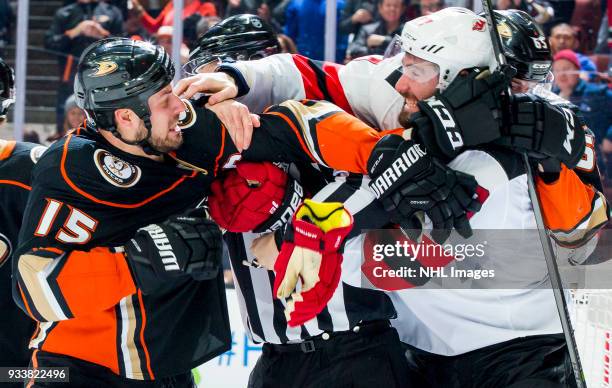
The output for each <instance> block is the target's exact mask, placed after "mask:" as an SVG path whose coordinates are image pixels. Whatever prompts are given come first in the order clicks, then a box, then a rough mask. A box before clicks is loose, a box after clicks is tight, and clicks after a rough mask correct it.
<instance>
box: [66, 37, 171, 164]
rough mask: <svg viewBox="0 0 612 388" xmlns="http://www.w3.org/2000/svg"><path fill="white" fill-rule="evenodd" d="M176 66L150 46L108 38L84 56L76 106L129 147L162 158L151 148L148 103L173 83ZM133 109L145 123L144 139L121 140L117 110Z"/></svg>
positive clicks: (166, 56) (81, 62)
mask: <svg viewBox="0 0 612 388" xmlns="http://www.w3.org/2000/svg"><path fill="white" fill-rule="evenodd" d="M173 78H174V65H173V63H172V60H171V59H170V57H169V55H168V54H167V53H166V51H165V50H164V49H163V48H161V47H159V46H154V45H152V44H150V43H147V42H142V41H134V40H130V39H126V38H109V39H103V40H100V41H98V42H95V43H93V44H92V45H91V46H89V47H88V48H87V49H86V50H85V51H84V52H83V54H82V55H81V59H80V61H79V65H78V68H77V74H76V77H75V81H74V90H75V98H76V102H77V105H78V106H79V107H80V108H81V109H83V110H85V112H86V113H87V116H88V117H89V118H90V119H92V120H93V121H94V122H95V123H96V126H97V127H98V128H100V129H103V130H108V131H110V132H111V133H112V134H113V135H114V136H116V137H117V138H119V139H121V141H123V142H124V143H126V144H130V145H138V146H140V147H142V148H143V150H144V151H145V152H147V153H149V154H159V152H157V151H155V150H154V149H153V148H152V147H151V146H150V144H149V142H148V140H149V138H150V137H151V110H150V108H149V104H148V99H149V97H151V96H152V95H154V94H155V93H157V92H159V91H160V90H161V89H163V88H164V87H166V86H167V85H168V84H170V83H171V82H172V79H173ZM122 108H127V109H131V110H133V111H134V113H136V115H137V116H138V117H139V118H140V119H142V120H143V121H144V124H145V127H146V128H147V132H148V133H147V136H146V138H145V139H143V140H140V141H137V142H130V141H126V140H125V139H123V138H122V137H121V134H120V133H119V132H118V131H117V127H116V123H115V117H114V115H115V110H117V109H122Z"/></svg>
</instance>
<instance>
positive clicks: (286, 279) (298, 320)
mask: <svg viewBox="0 0 612 388" xmlns="http://www.w3.org/2000/svg"><path fill="white" fill-rule="evenodd" d="M352 228H353V217H352V216H351V214H350V213H349V212H348V211H347V210H346V209H344V206H342V204H341V203H339V202H328V203H325V202H314V201H312V200H309V199H307V200H305V201H304V204H303V205H302V206H300V208H299V209H298V210H297V212H296V213H295V216H294V217H293V220H292V221H291V224H290V225H289V226H288V227H287V231H286V232H285V237H284V240H285V241H284V242H283V245H282V247H281V251H280V254H279V255H278V258H277V259H276V263H275V264H274V272H276V278H275V279H274V295H275V296H276V297H277V298H288V297H291V300H290V301H288V302H287V307H286V308H285V317H286V318H287V323H288V324H289V326H292V327H293V326H299V325H301V324H303V323H304V322H306V321H309V320H311V319H312V318H314V317H315V316H316V315H317V314H319V313H320V312H321V310H323V308H325V306H326V305H327V303H328V302H329V300H330V299H331V297H332V295H333V294H334V291H335V290H336V288H337V287H338V283H339V282H340V273H341V264H342V249H343V246H344V240H345V238H346V236H347V235H348V234H349V232H350V231H351V229H352ZM298 279H300V280H301V288H300V290H299V291H298V290H296V286H297V283H298Z"/></svg>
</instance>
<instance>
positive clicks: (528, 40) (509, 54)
mask: <svg viewBox="0 0 612 388" xmlns="http://www.w3.org/2000/svg"><path fill="white" fill-rule="evenodd" d="M494 14H495V21H496V23H497V31H498V32H499V36H500V38H501V41H502V46H503V50H504V56H505V57H506V60H507V61H508V64H509V65H512V66H513V67H514V68H516V70H517V74H516V77H517V78H520V79H523V80H526V81H536V82H540V81H544V80H545V79H546V77H547V76H548V73H549V71H550V67H551V66H552V55H551V53H550V47H548V42H547V40H546V35H544V32H543V31H542V29H541V28H540V26H538V24H537V23H536V22H535V20H533V18H532V17H531V16H529V14H527V13H526V12H524V11H519V10H516V9H511V10H506V11H494Z"/></svg>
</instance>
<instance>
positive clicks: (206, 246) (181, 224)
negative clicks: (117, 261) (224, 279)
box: [125, 208, 223, 294]
mask: <svg viewBox="0 0 612 388" xmlns="http://www.w3.org/2000/svg"><path fill="white" fill-rule="evenodd" d="M222 244H223V243H222V240H221V230H220V229H219V227H218V226H217V225H216V224H215V223H214V222H213V221H212V220H209V219H208V218H207V217H206V211H205V210H204V209H203V208H199V209H194V210H190V211H187V212H185V213H183V214H180V215H175V216H172V217H170V218H169V219H168V220H167V221H164V222H162V223H160V224H151V225H149V226H146V227H144V228H141V229H138V231H137V232H136V235H135V236H134V238H132V240H130V241H129V242H128V243H127V244H126V246H125V254H126V257H127V259H128V263H129V265H130V268H131V270H132V274H133V275H134V280H135V282H136V285H137V286H138V288H140V289H141V290H142V292H143V293H145V294H148V293H151V292H152V291H155V289H157V288H158V287H159V286H160V285H161V284H162V283H163V282H165V281H167V280H171V279H175V278H177V277H182V276H191V277H192V278H194V279H195V280H208V279H212V278H214V277H216V276H217V274H218V272H219V268H220V266H221V258H222V252H223V245H222Z"/></svg>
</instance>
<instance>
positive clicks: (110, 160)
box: [94, 149, 141, 188]
mask: <svg viewBox="0 0 612 388" xmlns="http://www.w3.org/2000/svg"><path fill="white" fill-rule="evenodd" d="M94 162H95V164H96V167H97V168H98V170H99V171H100V173H101V174H102V176H103V177H104V179H106V180H107V181H108V182H110V183H111V184H113V185H114V186H117V187H123V188H127V187H132V186H134V185H135V184H136V183H137V182H138V181H139V180H140V175H141V170H140V167H137V166H133V165H132V164H130V163H128V162H126V161H124V160H122V159H119V158H118V157H116V156H114V155H112V154H111V153H110V152H108V151H106V150H102V149H98V150H96V152H94Z"/></svg>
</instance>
